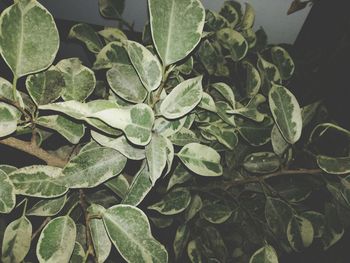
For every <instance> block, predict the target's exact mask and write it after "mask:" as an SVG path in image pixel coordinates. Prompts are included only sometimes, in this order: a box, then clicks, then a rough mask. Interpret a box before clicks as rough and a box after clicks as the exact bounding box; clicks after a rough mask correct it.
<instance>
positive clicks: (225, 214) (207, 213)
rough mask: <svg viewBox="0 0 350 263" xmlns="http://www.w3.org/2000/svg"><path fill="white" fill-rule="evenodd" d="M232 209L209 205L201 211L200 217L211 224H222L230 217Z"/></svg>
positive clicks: (220, 205) (224, 206) (219, 205)
mask: <svg viewBox="0 0 350 263" xmlns="http://www.w3.org/2000/svg"><path fill="white" fill-rule="evenodd" d="M232 212H233V211H232V209H231V208H230V207H228V206H226V205H222V204H209V205H206V206H204V207H203V208H202V209H201V212H200V213H201V216H202V217H203V218H204V219H206V220H207V221H209V222H210V223H213V224H222V223H224V222H225V221H227V220H228V219H229V218H230V217H231V215H232Z"/></svg>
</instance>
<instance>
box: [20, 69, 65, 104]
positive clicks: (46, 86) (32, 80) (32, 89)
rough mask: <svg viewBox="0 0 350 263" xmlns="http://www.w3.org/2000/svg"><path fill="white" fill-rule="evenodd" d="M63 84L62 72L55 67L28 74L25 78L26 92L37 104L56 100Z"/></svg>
mask: <svg viewBox="0 0 350 263" xmlns="http://www.w3.org/2000/svg"><path fill="white" fill-rule="evenodd" d="M64 86H65V82H64V79H63V76H62V73H61V72H60V71H59V70H58V69H57V68H55V67H51V68H49V69H48V70H46V71H43V72H40V73H37V74H34V75H30V76H29V77H28V78H27V80H26V87H27V90H28V93H29V95H30V97H31V98H32V99H33V101H34V102H35V103H36V104H37V105H43V104H47V103H50V102H53V101H55V100H57V99H58V98H59V97H60V96H61V93H62V90H63V87H64Z"/></svg>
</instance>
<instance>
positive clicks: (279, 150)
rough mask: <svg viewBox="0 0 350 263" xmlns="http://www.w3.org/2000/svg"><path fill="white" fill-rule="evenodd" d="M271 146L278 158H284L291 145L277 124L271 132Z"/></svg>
mask: <svg viewBox="0 0 350 263" xmlns="http://www.w3.org/2000/svg"><path fill="white" fill-rule="evenodd" d="M271 144H272V149H273V151H274V153H275V154H277V155H278V156H282V155H283V153H285V151H286V150H287V149H288V147H289V143H288V142H287V141H286V140H285V139H284V137H283V136H282V134H281V132H280V130H279V129H278V127H277V125H276V124H275V125H274V126H273V128H272V130H271Z"/></svg>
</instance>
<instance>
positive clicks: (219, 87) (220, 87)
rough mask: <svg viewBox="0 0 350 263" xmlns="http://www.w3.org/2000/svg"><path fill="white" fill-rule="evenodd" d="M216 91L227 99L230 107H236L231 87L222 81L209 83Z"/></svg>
mask: <svg viewBox="0 0 350 263" xmlns="http://www.w3.org/2000/svg"><path fill="white" fill-rule="evenodd" d="M211 86H212V87H213V88H214V89H215V90H216V91H218V92H219V93H220V94H221V95H222V96H223V98H224V99H225V100H227V101H228V102H229V103H230V105H231V107H232V108H233V109H234V108H235V107H236V99H235V95H234V93H233V90H232V88H231V87H230V86H229V85H227V84H226V83H223V82H218V83H214V84H212V85H211Z"/></svg>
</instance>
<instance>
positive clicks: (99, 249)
mask: <svg viewBox="0 0 350 263" xmlns="http://www.w3.org/2000/svg"><path fill="white" fill-rule="evenodd" d="M89 227H90V232H91V239H92V242H93V245H94V251H95V254H96V257H97V259H98V263H100V262H101V263H103V262H105V260H106V259H107V258H108V256H109V253H110V252H111V248H112V243H111V241H110V240H109V237H108V234H107V231H106V229H105V227H104V225H103V221H102V219H91V220H90V224H89Z"/></svg>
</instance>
